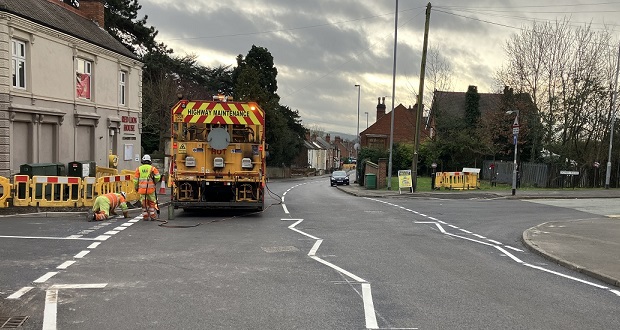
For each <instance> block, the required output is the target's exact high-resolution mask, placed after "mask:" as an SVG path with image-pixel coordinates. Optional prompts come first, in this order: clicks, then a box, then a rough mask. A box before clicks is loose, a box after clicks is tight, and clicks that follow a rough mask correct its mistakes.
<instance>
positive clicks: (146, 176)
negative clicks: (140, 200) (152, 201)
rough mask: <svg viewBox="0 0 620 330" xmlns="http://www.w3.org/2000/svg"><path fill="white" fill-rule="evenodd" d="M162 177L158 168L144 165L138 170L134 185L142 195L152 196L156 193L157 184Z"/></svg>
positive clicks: (134, 177)
mask: <svg viewBox="0 0 620 330" xmlns="http://www.w3.org/2000/svg"><path fill="white" fill-rule="evenodd" d="M160 179H161V175H160V174H159V170H157V167H155V166H153V165H150V164H142V165H140V166H139V167H138V168H137V169H136V173H134V175H133V184H134V186H135V187H136V190H137V191H138V194H140V195H147V194H152V193H154V192H155V188H156V186H155V184H156V183H157V182H159V180H160Z"/></svg>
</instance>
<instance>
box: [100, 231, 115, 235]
mask: <svg viewBox="0 0 620 330" xmlns="http://www.w3.org/2000/svg"><path fill="white" fill-rule="evenodd" d="M118 233H119V232H118V231H116V230H110V231H106V232H105V233H103V234H104V235H116V234H118Z"/></svg>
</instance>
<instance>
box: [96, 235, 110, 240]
mask: <svg viewBox="0 0 620 330" xmlns="http://www.w3.org/2000/svg"><path fill="white" fill-rule="evenodd" d="M110 237H112V236H110V235H99V236H97V237H95V240H96V241H105V240H107V239H108V238H110Z"/></svg>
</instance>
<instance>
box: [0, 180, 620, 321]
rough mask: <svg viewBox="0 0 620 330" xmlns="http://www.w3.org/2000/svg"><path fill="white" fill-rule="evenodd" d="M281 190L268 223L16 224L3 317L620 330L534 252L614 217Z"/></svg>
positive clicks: (610, 314) (276, 185)
mask: <svg viewBox="0 0 620 330" xmlns="http://www.w3.org/2000/svg"><path fill="white" fill-rule="evenodd" d="M269 191H270V197H269V198H268V199H267V201H268V204H269V205H270V207H268V208H267V210H265V211H264V212H262V213H256V214H244V213H222V212H219V213H216V212H205V211H203V212H194V213H189V212H183V211H182V210H177V212H176V219H175V220H171V221H170V222H169V224H171V225H175V226H188V227H189V226H195V227H189V228H166V227H161V226H158V224H159V223H155V222H143V221H139V218H136V219H115V220H112V221H106V222H103V223H94V222H86V221H84V219H81V218H76V217H70V216H67V217H62V218H36V217H28V218H11V217H8V218H0V255H1V256H2V267H0V298H1V299H0V319H1V318H2V317H13V318H17V317H20V316H27V317H28V318H27V319H26V321H25V322H24V323H23V325H22V328H23V329H46V330H49V329H584V328H585V329H617V328H620V313H618V310H619V307H620V303H619V302H620V292H618V291H615V290H609V289H602V288H603V287H605V286H604V285H603V284H602V283H599V282H597V281H596V280H594V279H591V278H588V277H587V276H584V275H583V274H580V273H576V272H572V271H570V270H567V269H564V268H562V267H560V266H557V265H554V264H550V263H549V262H548V261H547V260H545V259H543V258H542V257H539V256H538V255H536V254H533V253H530V252H529V251H527V250H526V249H525V248H524V247H523V246H522V244H521V242H520V237H521V234H522V232H523V231H524V230H525V229H527V228H529V227H532V226H535V225H538V224H540V223H542V222H546V221H552V220H557V219H587V218H589V217H596V216H600V215H598V214H597V213H593V212H591V210H589V209H586V208H581V207H580V206H578V205H577V203H572V204H569V205H554V203H553V202H544V201H543V202H540V201H537V202H536V203H534V202H528V201H519V200H504V199H498V200H485V199H474V200H462V199H461V200H440V199H428V198H426V199H416V198H401V197H397V198H363V197H354V196H351V195H348V194H346V193H343V192H342V191H340V190H338V189H337V188H334V187H330V183H329V178H313V179H302V180H295V181H278V182H271V183H269ZM583 207H586V206H583ZM618 214H620V210H619V212H618ZM162 215H164V212H162Z"/></svg>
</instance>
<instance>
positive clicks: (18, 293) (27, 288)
mask: <svg viewBox="0 0 620 330" xmlns="http://www.w3.org/2000/svg"><path fill="white" fill-rule="evenodd" d="M32 289H34V287H32V286H25V287H23V288H21V289H19V290H17V291H15V292H14V293H13V294H12V295H10V296H8V297H6V299H19V298H21V296H23V295H25V294H26V293H28V291H30V290H32Z"/></svg>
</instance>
